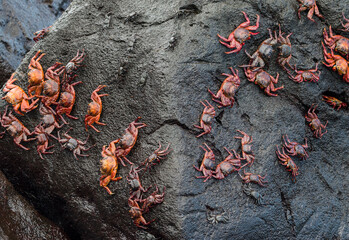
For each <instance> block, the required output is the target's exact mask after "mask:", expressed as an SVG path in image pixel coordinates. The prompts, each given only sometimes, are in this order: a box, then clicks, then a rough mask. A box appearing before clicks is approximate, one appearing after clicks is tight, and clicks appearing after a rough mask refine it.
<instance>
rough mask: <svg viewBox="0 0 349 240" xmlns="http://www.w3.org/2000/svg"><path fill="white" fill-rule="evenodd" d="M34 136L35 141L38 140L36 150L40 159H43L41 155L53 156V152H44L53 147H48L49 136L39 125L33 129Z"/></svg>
mask: <svg viewBox="0 0 349 240" xmlns="http://www.w3.org/2000/svg"><path fill="white" fill-rule="evenodd" d="M34 133H35V134H36V139H37V140H38V146H37V148H36V150H37V151H38V153H39V155H40V158H41V159H44V158H43V156H42V154H53V152H47V151H46V150H49V149H51V148H53V147H54V146H55V145H52V146H50V147H49V146H48V144H49V142H48V140H49V134H48V133H47V132H46V131H45V129H44V127H43V126H42V125H41V124H39V125H38V126H36V127H35V130H34V132H33V134H34Z"/></svg>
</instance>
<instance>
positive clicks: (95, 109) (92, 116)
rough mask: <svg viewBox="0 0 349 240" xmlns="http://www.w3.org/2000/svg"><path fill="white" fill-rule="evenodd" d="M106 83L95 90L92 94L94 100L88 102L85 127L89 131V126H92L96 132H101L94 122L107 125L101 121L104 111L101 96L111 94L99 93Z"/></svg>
mask: <svg viewBox="0 0 349 240" xmlns="http://www.w3.org/2000/svg"><path fill="white" fill-rule="evenodd" d="M105 87H106V85H99V86H98V87H97V88H96V90H94V91H93V92H92V94H91V99H92V101H93V102H90V103H89V104H88V109H87V114H86V116H85V129H86V131H87V127H88V126H90V127H91V128H93V130H95V131H96V132H100V131H99V130H98V129H97V128H96V127H95V126H93V125H92V124H94V123H96V124H99V125H106V124H105V123H101V122H99V119H100V117H101V113H102V99H101V97H104V96H108V95H109V94H98V92H99V91H101V90H102V89H103V88H105Z"/></svg>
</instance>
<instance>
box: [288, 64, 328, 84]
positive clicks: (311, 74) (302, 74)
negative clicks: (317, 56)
mask: <svg viewBox="0 0 349 240" xmlns="http://www.w3.org/2000/svg"><path fill="white" fill-rule="evenodd" d="M318 64H319V63H316V67H315V69H308V70H297V67H296V65H295V66H294V71H295V72H296V74H297V75H296V76H295V77H294V76H292V75H291V74H290V73H288V77H289V78H290V79H292V80H293V81H295V82H297V83H301V82H303V81H304V82H307V81H309V82H318V81H319V79H320V74H321V72H320V71H319V72H318V73H317V71H318V68H317V67H318Z"/></svg>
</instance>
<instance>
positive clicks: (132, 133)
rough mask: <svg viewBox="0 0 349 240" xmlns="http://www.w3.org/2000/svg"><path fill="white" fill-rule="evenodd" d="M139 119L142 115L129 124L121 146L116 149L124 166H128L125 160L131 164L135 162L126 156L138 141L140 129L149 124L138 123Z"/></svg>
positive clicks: (120, 143)
mask: <svg viewBox="0 0 349 240" xmlns="http://www.w3.org/2000/svg"><path fill="white" fill-rule="evenodd" d="M139 119H141V117H138V118H137V119H136V120H134V121H133V122H131V123H130V125H128V128H126V129H125V133H124V135H123V136H122V137H121V140H120V142H119V146H118V147H117V149H116V156H117V158H118V160H120V162H121V164H122V165H123V166H126V165H125V163H124V161H123V160H125V161H126V162H128V163H129V164H133V163H132V162H130V161H129V160H128V159H127V158H126V156H127V155H128V154H129V153H130V151H131V150H132V148H133V146H134V145H135V143H136V141H137V137H138V129H140V128H142V127H146V126H147V124H145V123H138V122H137V121H138V120H139Z"/></svg>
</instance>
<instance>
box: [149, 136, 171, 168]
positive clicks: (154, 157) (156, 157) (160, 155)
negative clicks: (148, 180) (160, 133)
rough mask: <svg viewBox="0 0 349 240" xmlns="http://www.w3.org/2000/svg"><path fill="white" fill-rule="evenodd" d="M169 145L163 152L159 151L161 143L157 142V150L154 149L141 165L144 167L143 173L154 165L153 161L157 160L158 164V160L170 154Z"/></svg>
mask: <svg viewBox="0 0 349 240" xmlns="http://www.w3.org/2000/svg"><path fill="white" fill-rule="evenodd" d="M169 147H170V144H168V145H167V147H166V148H165V149H164V150H161V143H160V142H159V148H158V149H156V150H155V151H154V152H153V153H152V154H151V155H150V156H149V157H148V158H147V159H145V161H144V162H143V163H142V165H145V169H144V171H147V169H150V168H151V166H154V165H156V163H155V161H156V160H157V161H158V163H160V159H164V158H165V156H166V155H167V154H169V153H170V152H171V149H170V150H169V149H168V148H169Z"/></svg>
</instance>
